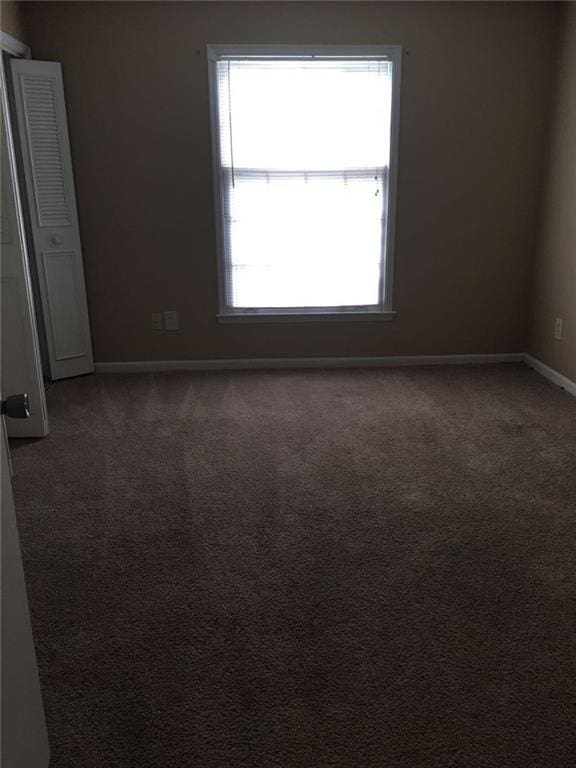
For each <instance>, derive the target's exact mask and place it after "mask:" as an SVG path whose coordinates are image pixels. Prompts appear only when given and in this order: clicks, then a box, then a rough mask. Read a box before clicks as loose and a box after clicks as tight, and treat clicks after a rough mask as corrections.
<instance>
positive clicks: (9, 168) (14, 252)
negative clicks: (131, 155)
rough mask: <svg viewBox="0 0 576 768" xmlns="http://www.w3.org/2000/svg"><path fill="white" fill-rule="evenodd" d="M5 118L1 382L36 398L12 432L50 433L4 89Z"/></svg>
mask: <svg viewBox="0 0 576 768" xmlns="http://www.w3.org/2000/svg"><path fill="white" fill-rule="evenodd" d="M1 96H2V108H1V115H0V123H1V128H0V132H1V143H2V147H1V150H2V153H1V157H0V160H1V166H2V167H1V173H2V194H1V201H0V204H1V212H2V218H1V226H0V241H1V243H0V282H1V286H2V295H1V305H0V306H1V316H0V320H1V340H0V343H1V347H0V350H1V354H0V357H1V361H0V362H1V378H0V388H1V389H2V392H3V393H4V396H7V395H16V394H19V393H22V392H25V393H26V394H27V395H28V398H29V401H30V418H28V419H10V420H9V421H8V423H7V425H6V427H7V430H8V434H9V435H10V437H43V436H44V435H46V434H48V415H47V413H46V398H45V393H44V383H43V380H42V364H41V360H40V349H39V345H38V333H37V328H36V319H35V317H34V303H33V298H32V286H31V282H30V272H29V269H28V264H27V258H26V246H25V242H24V236H23V230H22V225H21V222H19V220H18V217H17V215H16V199H15V195H17V194H18V191H17V188H16V187H15V185H14V183H13V182H14V158H13V156H11V154H12V153H11V152H10V151H9V144H8V141H7V135H6V127H7V121H6V114H5V110H6V100H5V93H4V92H2V94H1Z"/></svg>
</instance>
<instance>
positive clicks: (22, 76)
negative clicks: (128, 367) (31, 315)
mask: <svg viewBox="0 0 576 768" xmlns="http://www.w3.org/2000/svg"><path fill="white" fill-rule="evenodd" d="M11 67H12V79H13V83H14V92H15V100H16V119H17V124H18V133H19V136H20V143H21V146H22V155H23V165H24V175H25V179H26V193H27V198H28V208H29V211H30V226H31V229H32V235H33V240H34V251H35V258H36V266H37V269H38V282H39V286H40V294H41V300H42V312H43V317H44V324H45V327H46V337H47V339H46V341H47V346H48V357H49V361H50V374H51V377H52V378H53V379H64V378H67V377H69V376H78V375H80V374H83V373H91V372H92V371H93V370H94V360H93V356H92V344H91V340H90V324H89V319H88V303H87V300H86V287H85V283H84V267H83V263H82V248H81V245H80V230H79V227H78V212H77V209H76V194H75V191H74V177H73V172H72V158H71V155H70V143H69V139H68V124H67V119H66V106H65V103H64V87H63V81H62V68H61V66H60V64H57V63H55V62H50V61H31V60H30V59H13V60H12V62H11Z"/></svg>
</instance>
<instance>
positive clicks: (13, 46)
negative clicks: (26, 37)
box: [0, 32, 32, 59]
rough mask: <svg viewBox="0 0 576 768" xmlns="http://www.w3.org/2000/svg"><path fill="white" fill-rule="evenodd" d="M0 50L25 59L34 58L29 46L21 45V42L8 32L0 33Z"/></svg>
mask: <svg viewBox="0 0 576 768" xmlns="http://www.w3.org/2000/svg"><path fill="white" fill-rule="evenodd" d="M0 48H2V50H3V51H6V53H11V54H12V55H13V56H21V57H22V58H24V59H30V58H31V57H32V52H31V50H30V46H29V45H26V43H21V42H20V40H16V38H15V37H12V35H9V34H7V33H6V32H0Z"/></svg>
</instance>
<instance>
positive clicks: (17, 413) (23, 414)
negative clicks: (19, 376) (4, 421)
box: [0, 394, 30, 419]
mask: <svg viewBox="0 0 576 768" xmlns="http://www.w3.org/2000/svg"><path fill="white" fill-rule="evenodd" d="M0 413H2V414H4V415H5V416H9V417H10V418H11V419H27V418H28V416H30V407H29V403H28V395H27V394H23V395H10V397H7V398H6V400H0Z"/></svg>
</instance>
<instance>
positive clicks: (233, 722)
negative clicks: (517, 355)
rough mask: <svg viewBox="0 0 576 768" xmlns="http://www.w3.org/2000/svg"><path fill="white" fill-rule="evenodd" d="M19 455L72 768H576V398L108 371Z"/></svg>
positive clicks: (291, 374) (452, 386) (459, 381)
mask: <svg viewBox="0 0 576 768" xmlns="http://www.w3.org/2000/svg"><path fill="white" fill-rule="evenodd" d="M49 408H50V419H51V425H52V433H51V435H50V436H49V437H48V439H46V440H43V441H38V442H33V443H23V444H22V443H21V444H19V445H17V446H16V448H15V451H14V464H15V469H16V478H15V494H16V501H17V507H18V517H19V524H20V533H21V538H22V546H23V554H24V563H25V568H26V572H27V577H28V587H29V596H30V605H31V611H32V617H33V626H34V631H35V634H36V642H37V648H38V658H39V664H40V672H41V678H42V683H43V688H44V696H45V703H46V713H47V720H48V728H49V733H50V739H51V744H52V754H53V762H52V766H53V768H128V767H130V768H151V767H152V766H153V767H154V768H172V767H174V768H196V767H197V768H295V767H296V766H297V767H298V768H300V767H302V768H324V767H326V768H328V767H330V768H352V767H354V768H423V767H426V768H429V767H431V766H434V767H438V768H447V767H448V766H454V767H455V768H480V767H482V768H488V767H490V768H516V767H518V768H568V767H569V766H570V767H572V766H573V765H575V764H576V399H574V398H572V397H570V396H569V395H567V394H566V393H564V392H562V391H561V390H559V389H557V388H555V387H554V386H552V385H550V384H548V383H547V382H546V381H544V379H541V378H540V377H539V376H538V375H537V374H535V373H533V372H532V371H530V370H528V369H527V368H524V367H523V366H520V365H518V366H517V365H500V366H489V367H445V368H404V369H389V370H357V371H351V370H348V371H307V372H303V371H282V372H238V373H199V374H186V373H177V374H146V375H100V376H91V377H85V378H81V379H77V380H72V381H67V382H62V383H59V384H57V385H56V386H55V387H54V388H53V389H52V390H51V391H50V393H49Z"/></svg>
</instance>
